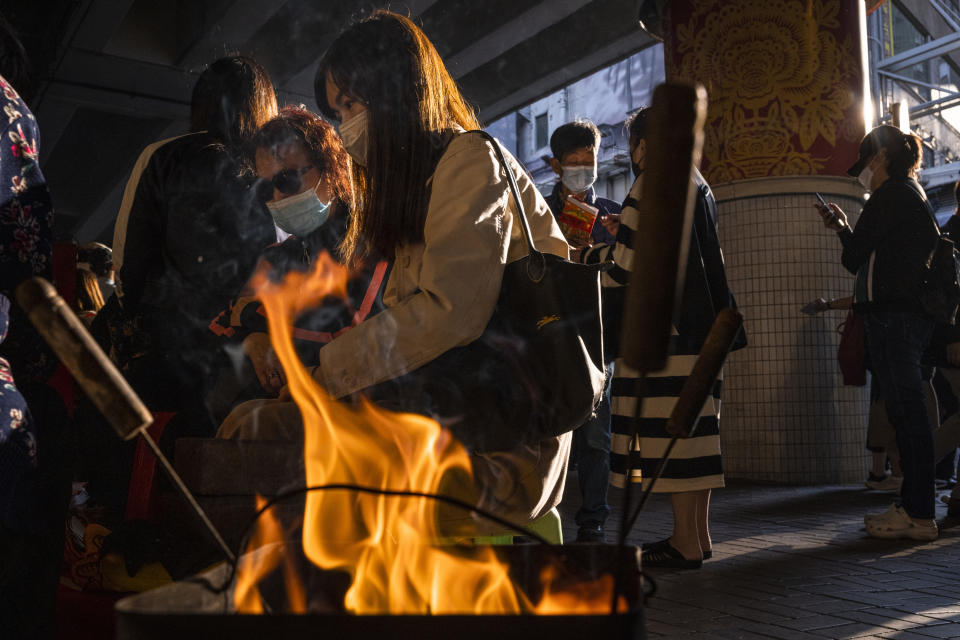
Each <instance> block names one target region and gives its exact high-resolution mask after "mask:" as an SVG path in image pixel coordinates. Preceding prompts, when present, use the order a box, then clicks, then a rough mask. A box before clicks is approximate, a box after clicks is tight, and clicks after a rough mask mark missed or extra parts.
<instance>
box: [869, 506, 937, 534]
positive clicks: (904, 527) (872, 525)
mask: <svg viewBox="0 0 960 640" xmlns="http://www.w3.org/2000/svg"><path fill="white" fill-rule="evenodd" d="M864 524H866V526H867V535H868V536H871V537H873V538H910V539H911V540H936V539H937V536H939V535H940V530H939V529H937V523H936V521H934V520H923V519H920V518H911V517H910V516H909V515H907V512H906V511H904V510H903V507H896V506H895V507H893V508H892V509H890V510H889V511H887V512H886V513H884V514H882V515H879V516H874V517H872V518H869V519H867V518H864Z"/></svg>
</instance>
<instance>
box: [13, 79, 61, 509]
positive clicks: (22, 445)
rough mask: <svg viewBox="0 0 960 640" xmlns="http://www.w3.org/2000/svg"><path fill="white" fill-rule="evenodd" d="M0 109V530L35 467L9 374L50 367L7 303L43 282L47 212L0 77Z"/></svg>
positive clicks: (23, 127) (41, 373) (31, 150)
mask: <svg viewBox="0 0 960 640" xmlns="http://www.w3.org/2000/svg"><path fill="white" fill-rule="evenodd" d="M0 105H2V108H3V113H2V115H0V131H2V135H0V524H4V525H7V526H12V523H11V522H10V521H9V518H11V517H12V516H13V510H14V509H13V501H14V499H15V498H16V499H17V500H24V499H25V498H26V497H27V496H26V495H25V494H29V493H30V490H29V488H27V487H25V486H23V483H24V482H29V480H28V478H29V477H30V475H31V474H30V472H31V471H32V470H33V469H36V467H37V446H36V442H37V440H36V433H35V431H34V425H33V422H32V420H31V418H30V412H29V410H28V409H27V404H26V402H25V401H24V398H23V396H22V395H21V394H20V392H19V391H18V389H17V386H16V385H15V384H14V374H16V376H17V380H18V381H20V383H21V384H23V383H24V382H27V381H31V382H32V381H38V382H39V381H43V380H45V379H46V378H47V377H49V375H50V373H51V372H52V365H53V364H54V360H53V358H52V355H51V354H50V352H49V351H48V350H47V349H46V347H45V345H44V343H43V341H42V340H41V339H40V337H39V336H38V335H37V333H36V332H35V331H34V329H33V327H32V326H31V325H30V323H29V321H28V320H27V318H26V316H25V315H24V314H23V313H22V312H21V311H20V309H19V307H18V306H16V305H13V304H11V303H10V300H12V299H13V293H14V290H15V288H16V286H17V285H18V284H20V282H21V281H23V280H24V279H26V278H29V277H31V276H35V275H37V276H42V277H45V278H47V279H50V278H51V274H52V268H51V258H52V238H53V206H52V204H51V202H50V193H49V192H48V191H47V187H46V182H45V180H44V177H43V173H41V171H40V165H39V139H40V134H39V129H38V128H37V121H36V118H34V116H33V114H32V113H31V112H30V109H29V108H28V107H27V105H26V104H25V103H24V101H23V100H22V99H21V98H20V96H19V95H18V94H17V92H16V91H15V90H14V88H13V87H12V86H10V84H9V83H8V82H7V81H6V79H4V78H3V77H2V76H0ZM8 327H9V329H10V331H9V333H8V331H7V328H8Z"/></svg>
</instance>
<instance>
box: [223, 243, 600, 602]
mask: <svg viewBox="0 0 960 640" xmlns="http://www.w3.org/2000/svg"><path fill="white" fill-rule="evenodd" d="M348 276H349V272H348V271H347V270H346V269H345V268H343V267H341V266H339V265H338V264H337V263H336V262H335V261H334V260H333V259H331V258H330V257H329V256H328V255H327V254H322V255H321V256H320V257H319V258H318V260H317V264H316V268H315V269H314V271H313V273H312V274H306V273H297V272H293V273H291V274H290V275H288V276H287V279H286V281H285V282H284V283H283V284H282V285H281V284H276V283H273V282H271V281H269V279H268V278H266V277H265V276H264V275H263V274H262V273H261V274H259V275H258V276H257V277H256V278H255V280H254V286H255V288H256V290H257V291H258V296H259V297H260V299H261V300H262V302H263V304H264V310H265V311H266V314H267V319H268V323H269V326H270V336H271V342H272V344H273V348H274V350H275V351H276V353H277V356H278V358H279V360H280V362H281V363H282V365H283V368H284V372H285V373H286V377H287V382H288V385H289V390H290V393H291V395H292V397H293V399H294V401H295V402H296V403H297V405H298V407H299V408H300V412H301V414H302V416H303V423H304V463H305V467H306V483H307V485H308V486H314V485H322V484H332V483H345V484H359V485H365V486H371V487H378V488H382V489H389V490H400V491H418V492H426V493H439V492H440V487H441V483H442V481H443V480H444V479H445V478H446V479H449V478H450V477H451V476H450V474H469V475H470V477H472V466H471V463H470V457H469V455H468V454H467V451H466V450H465V449H464V447H463V446H462V445H461V444H460V443H459V442H458V441H456V440H455V439H454V438H453V437H452V436H451V435H450V433H449V432H448V431H446V430H445V429H443V428H442V427H441V426H440V425H439V424H438V423H437V422H435V421H433V420H430V419H429V418H426V417H423V416H420V415H413V414H397V413H391V412H387V411H384V410H381V409H378V408H376V407H374V406H373V405H371V404H369V403H366V402H361V403H358V404H357V405H348V404H345V403H340V402H337V401H336V400H335V399H334V398H333V397H331V396H330V395H329V394H328V393H327V392H326V391H325V390H324V389H323V388H321V387H320V386H319V385H317V384H316V382H315V381H314V380H313V378H311V377H310V375H309V373H308V372H307V370H306V369H305V367H304V366H303V365H302V363H301V362H300V360H299V358H298V357H297V355H296V352H295V351H294V349H293V345H292V340H291V338H292V326H293V322H294V320H295V319H296V317H297V316H298V315H299V314H300V313H301V312H303V311H304V310H305V309H308V308H310V307H312V306H314V305H316V304H317V303H319V301H321V300H322V299H323V298H324V297H326V296H327V295H330V294H331V293H336V294H339V295H342V296H345V295H346V285H347V279H348ZM261 529H266V530H270V531H264V532H262V533H261V532H258V534H257V537H256V539H255V543H256V545H263V544H266V542H267V541H268V540H277V539H278V536H279V534H280V531H279V526H278V525H276V523H275V521H274V522H273V523H272V524H271V522H270V521H269V520H268V521H267V522H265V523H263V525H262V527H261ZM268 534H272V535H273V536H274V537H270V535H268ZM439 537H440V532H439V531H438V528H437V524H436V503H435V502H434V501H432V500H427V499H424V498H410V497H393V496H382V495H370V494H362V495H361V494H357V493H355V492H350V491H340V490H337V491H322V492H317V491H314V492H311V493H308V494H307V497H306V507H305V510H304V519H303V540H302V542H303V549H304V552H305V553H306V555H307V557H308V558H309V559H310V561H311V562H313V563H314V564H315V565H317V566H318V567H320V568H321V569H327V570H332V569H340V570H344V571H347V572H348V573H350V575H351V576H352V584H351V586H350V588H349V590H348V592H347V594H346V596H345V600H344V605H345V608H346V609H347V610H348V611H351V612H354V613H358V614H385V613H389V614H425V613H433V614H463V613H485V614H495V613H524V612H533V611H536V612H540V613H569V612H570V611H571V608H576V610H577V611H581V610H583V606H582V603H581V602H579V600H580V599H581V598H582V597H585V596H587V595H589V596H591V600H592V606H593V609H592V612H593V613H606V612H607V611H608V608H609V598H610V586H609V585H607V586H606V587H603V588H600V587H597V588H596V589H595V590H594V591H593V592H591V593H584V592H582V591H570V590H567V589H564V590H560V592H559V593H552V592H551V593H548V595H547V597H546V598H545V599H544V600H543V601H542V602H541V603H540V605H539V606H538V607H537V608H536V609H535V608H534V607H533V605H532V604H531V603H530V602H529V601H528V600H527V599H526V597H525V596H524V595H523V594H522V592H520V590H519V589H518V588H516V587H515V585H514V584H513V583H512V581H511V580H510V578H509V576H508V566H507V565H506V564H505V563H504V562H502V561H501V560H500V559H499V558H498V557H497V556H496V554H495V553H494V551H493V549H491V548H490V547H485V548H483V547H481V548H476V549H474V550H473V551H472V552H471V553H470V554H469V557H464V555H465V554H463V553H456V550H455V549H454V548H447V549H444V548H443V547H441V546H437V545H436V544H434V543H436V541H437V540H438V538H439ZM271 562H272V565H270V563H271ZM278 562H279V560H278V559H275V558H273V557H272V555H269V554H268V556H267V557H266V558H265V559H264V561H263V562H262V564H261V565H259V566H256V567H252V566H247V565H246V564H244V565H243V566H242V567H241V571H240V574H239V575H238V582H237V590H236V595H235V603H236V606H237V610H238V611H241V612H247V613H257V612H261V611H262V604H261V603H260V601H259V597H258V596H256V594H255V589H252V585H255V584H256V582H257V581H258V580H259V579H261V578H262V577H263V576H264V575H265V574H266V573H269V572H270V571H271V570H272V569H273V568H274V567H276V566H277V563H278ZM268 565H269V568H268ZM288 576H289V572H288ZM548 577H549V576H548ZM241 579H242V585H243V589H241ZM288 586H289V582H288ZM293 588H294V589H295V590H296V589H299V593H301V594H302V586H298V585H294V586H293ZM578 588H580V589H582V587H578ZM547 591H548V592H550V591H551V590H550V589H549V588H548V589H547ZM601 592H602V593H601ZM251 593H254V595H253V596H251V595H250V594H251ZM594 594H596V597H594ZM301 597H302V596H298V602H300V603H302V599H300V598H301ZM551 602H553V603H555V604H553V605H551V604H550V603H551Z"/></svg>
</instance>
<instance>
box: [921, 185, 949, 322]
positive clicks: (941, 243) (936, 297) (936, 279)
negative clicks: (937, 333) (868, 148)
mask: <svg viewBox="0 0 960 640" xmlns="http://www.w3.org/2000/svg"><path fill="white" fill-rule="evenodd" d="M910 189H911V190H913V192H914V193H916V194H917V195H918V196H920V198H921V199H922V200H923V206H924V208H925V209H926V211H927V213H928V214H929V215H930V219H931V220H932V221H933V227H934V229H936V230H937V235H938V238H937V244H936V247H934V249H933V253H931V254H930V258H929V259H928V260H927V264H926V265H925V267H926V269H925V273H924V276H923V281H922V282H921V283H920V292H919V294H920V307H921V308H922V309H923V311H924V312H925V313H926V314H927V315H928V316H930V318H931V319H932V320H933V321H934V322H936V323H938V324H946V325H953V324H956V321H957V311H958V308H960V254H958V253H957V247H956V245H955V244H954V242H953V240H951V239H950V238H948V237H946V236H945V235H943V234H942V233H940V225H939V224H938V223H937V218H936V216H935V215H934V213H933V207H932V206H930V201H929V200H927V199H926V197H924V196H923V194H922V193H920V192H918V191H917V190H916V189H914V188H913V187H912V186H911V187H910Z"/></svg>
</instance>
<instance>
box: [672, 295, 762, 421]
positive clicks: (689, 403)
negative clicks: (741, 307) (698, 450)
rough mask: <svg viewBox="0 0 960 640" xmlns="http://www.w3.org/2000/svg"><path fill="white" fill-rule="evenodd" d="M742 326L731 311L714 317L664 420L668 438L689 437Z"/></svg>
mask: <svg viewBox="0 0 960 640" xmlns="http://www.w3.org/2000/svg"><path fill="white" fill-rule="evenodd" d="M742 325H743V316H742V315H740V313H738V312H737V311H734V310H733V309H729V308H728V309H721V310H720V313H718V314H717V318H716V320H714V321H713V326H712V327H710V333H709V334H707V339H706V341H705V342H704V343H703V348H702V349H701V350H700V355H698V356H697V361H696V362H695V363H694V365H693V371H692V372H690V375H689V376H687V379H686V381H685V382H684V383H683V388H681V389H680V396H679V397H678V398H677V403H676V404H675V405H674V407H673V413H671V414H670V419H669V420H667V427H666V428H667V433H669V434H670V435H671V436H674V437H675V438H689V437H690V436H691V435H693V430H694V429H695V428H696V426H697V420H698V419H699V418H700V412H701V411H702V410H703V405H704V403H705V402H706V401H707V396H709V395H710V393H711V392H712V391H713V384H714V382H715V381H716V379H717V376H718V375H720V369H722V368H723V363H724V361H725V360H726V359H727V354H728V353H729V352H730V347H731V345H733V341H734V340H735V339H736V337H737V333H739V332H740V327H741V326H742Z"/></svg>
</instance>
